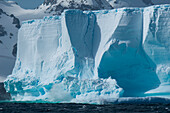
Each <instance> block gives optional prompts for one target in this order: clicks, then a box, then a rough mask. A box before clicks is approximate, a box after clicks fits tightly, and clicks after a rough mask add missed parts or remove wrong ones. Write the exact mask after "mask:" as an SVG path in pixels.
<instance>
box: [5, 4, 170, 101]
mask: <svg viewBox="0 0 170 113" xmlns="http://www.w3.org/2000/svg"><path fill="white" fill-rule="evenodd" d="M169 11H170V5H158V6H152V7H147V8H121V9H113V10H99V11H84V12H83V11H80V10H66V11H65V12H64V13H63V14H62V15H61V16H49V17H45V18H44V19H35V20H30V21H24V22H23V23H22V27H21V29H20V30H19V37H18V54H17V61H16V64H15V68H14V70H13V73H12V75H10V76H8V78H7V80H6V81H5V86H6V90H7V91H8V92H10V93H11V95H12V97H13V99H14V100H22V101H23V100H42V101H52V102H53V101H54V102H65V101H67V102H87V103H100V102H101V101H103V100H107V99H108V100H116V99H118V98H119V97H122V96H134V97H139V96H141V97H145V96H148V95H149V96H162V95H163V96H164V94H166V96H169V95H170V92H169V87H170V85H169V83H170V81H169V73H170V69H169V64H170V58H169V55H170V49H169V47H170V46H169V43H170V41H169V33H170V31H169V22H170V18H169ZM157 51H159V52H157ZM116 81H117V82H116ZM165 84H166V87H162V85H165ZM159 85H160V87H159ZM158 87H159V88H158ZM156 88H158V89H156ZM164 88H166V90H165V89H164ZM149 90H150V91H149ZM162 92H163V93H162Z"/></svg>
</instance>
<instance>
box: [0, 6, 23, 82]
mask: <svg viewBox="0 0 170 113" xmlns="http://www.w3.org/2000/svg"><path fill="white" fill-rule="evenodd" d="M19 28H20V21H19V19H18V18H16V17H15V16H14V15H12V14H7V13H6V12H5V11H4V10H2V9H1V8H0V79H1V80H3V79H4V78H6V75H8V74H10V73H11V71H12V68H13V66H14V62H15V57H16V51H17V49H16V48H17V44H16V43H17V36H18V29H19ZM4 75H5V76H4ZM1 80H0V81H1Z"/></svg>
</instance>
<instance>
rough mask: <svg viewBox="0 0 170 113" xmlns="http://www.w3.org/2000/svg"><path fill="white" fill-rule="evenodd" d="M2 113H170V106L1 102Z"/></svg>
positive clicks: (0, 110) (0, 112)
mask: <svg viewBox="0 0 170 113" xmlns="http://www.w3.org/2000/svg"><path fill="white" fill-rule="evenodd" d="M0 113H170V104H107V105H93V104H92V105H90V104H52V103H15V102H1V103H0Z"/></svg>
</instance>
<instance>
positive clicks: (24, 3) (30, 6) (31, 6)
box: [6, 0, 44, 9]
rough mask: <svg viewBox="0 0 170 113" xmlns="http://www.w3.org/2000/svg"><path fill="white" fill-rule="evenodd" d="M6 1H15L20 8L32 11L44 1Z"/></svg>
mask: <svg viewBox="0 0 170 113" xmlns="http://www.w3.org/2000/svg"><path fill="white" fill-rule="evenodd" d="M6 1H16V2H17V3H18V4H19V5H20V6H21V7H22V8H25V9H34V8H37V7H38V6H39V5H40V4H42V3H43V2H44V0H6Z"/></svg>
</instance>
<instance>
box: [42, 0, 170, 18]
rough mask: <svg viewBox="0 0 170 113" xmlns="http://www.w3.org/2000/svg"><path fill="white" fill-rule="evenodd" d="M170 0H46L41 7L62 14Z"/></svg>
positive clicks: (148, 4) (140, 5) (167, 1)
mask: <svg viewBox="0 0 170 113" xmlns="http://www.w3.org/2000/svg"><path fill="white" fill-rule="evenodd" d="M169 3H170V0H45V1H44V3H43V4H42V5H41V6H40V7H39V8H43V7H44V6H46V7H47V9H46V11H45V13H50V14H53V15H56V14H57V15H58V14H59V15H60V14H61V13H62V12H63V11H64V9H81V10H100V9H113V8H122V7H146V6H151V5H158V4H169Z"/></svg>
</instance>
